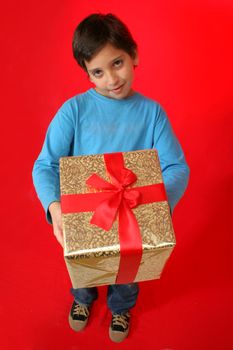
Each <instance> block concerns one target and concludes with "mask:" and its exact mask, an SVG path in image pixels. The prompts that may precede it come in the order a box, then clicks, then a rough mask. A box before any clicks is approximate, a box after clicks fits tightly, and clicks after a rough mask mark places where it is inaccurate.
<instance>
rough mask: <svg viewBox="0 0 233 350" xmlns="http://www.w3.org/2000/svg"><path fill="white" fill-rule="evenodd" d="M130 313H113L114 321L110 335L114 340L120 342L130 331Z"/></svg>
mask: <svg viewBox="0 0 233 350" xmlns="http://www.w3.org/2000/svg"><path fill="white" fill-rule="evenodd" d="M129 321H130V314H129V312H126V313H124V314H113V315H112V322H111V325H110V327H109V337H110V339H111V340H112V341H114V342H116V343H120V342H121V341H123V340H124V339H125V338H126V337H127V335H128V333H129Z"/></svg>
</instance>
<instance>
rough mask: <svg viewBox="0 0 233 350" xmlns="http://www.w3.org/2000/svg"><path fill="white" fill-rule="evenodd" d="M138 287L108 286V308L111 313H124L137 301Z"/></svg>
mask: <svg viewBox="0 0 233 350" xmlns="http://www.w3.org/2000/svg"><path fill="white" fill-rule="evenodd" d="M138 293H139V287H138V284H137V283H129V284H115V285H110V286H108V295H107V299H108V307H109V309H110V310H111V312H112V313H117V314H120V313H125V312H127V311H128V310H129V309H131V308H132V307H133V306H134V305H135V304H136V301H137V297H138Z"/></svg>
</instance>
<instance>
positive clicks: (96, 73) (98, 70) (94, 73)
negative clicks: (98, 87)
mask: <svg viewBox="0 0 233 350" xmlns="http://www.w3.org/2000/svg"><path fill="white" fill-rule="evenodd" d="M92 75H94V77H95V78H101V77H102V75H103V71H102V70H101V69H97V70H95V71H94V72H93V73H92Z"/></svg>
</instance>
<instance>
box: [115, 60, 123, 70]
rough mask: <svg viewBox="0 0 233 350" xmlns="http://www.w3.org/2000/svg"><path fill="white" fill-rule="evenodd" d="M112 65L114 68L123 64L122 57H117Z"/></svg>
mask: <svg viewBox="0 0 233 350" xmlns="http://www.w3.org/2000/svg"><path fill="white" fill-rule="evenodd" d="M113 65H114V67H116V68H120V67H121V66H122V65H123V60H122V59H118V60H116V61H114V62H113Z"/></svg>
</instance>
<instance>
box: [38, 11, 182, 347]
mask: <svg viewBox="0 0 233 350" xmlns="http://www.w3.org/2000/svg"><path fill="white" fill-rule="evenodd" d="M73 54H74V57H75V59H76V61H77V62H78V64H79V65H80V66H81V67H82V68H83V70H84V71H85V72H86V73H87V74H88V77H89V79H90V81H91V82H92V83H93V84H94V86H95V88H92V89H89V90H88V91H86V92H85V93H82V94H79V95H77V96H75V97H73V98H71V99H69V100H68V101H66V102H65V103H64V104H63V106H62V107H61V108H60V109H59V111H58V112H57V114H56V115H55V117H54V119H53V120H52V122H51V124H50V126H49V128H48V131H47V134H46V138H45V141H44V145H43V148H42V151H41V153H40V155H39V157H38V159H37V160H36V162H35V165H34V169H33V180H34V185H35V188H36V191H37V194H38V196H39V199H40V201H41V203H42V205H43V207H44V209H45V211H46V214H47V219H48V221H49V222H50V223H52V224H53V230H54V235H55V237H56V238H57V240H58V242H59V243H60V244H61V245H62V246H63V235H62V224H61V207H60V192H59V165H58V164H59V158H60V157H62V156H73V155H75V156H77V155H88V154H103V153H112V152H126V151H133V150H142V149H150V148H156V149H157V151H158V154H159V158H160V163H161V168H162V174H163V179H164V184H165V187H166V191H167V195H168V200H169V205H170V208H171V211H173V209H174V207H175V205H176V204H177V202H178V201H179V199H180V198H181V196H182V195H183V193H184V191H185V188H186V186H187V183H188V176H189V168H188V166H187V164H186V161H185V157H184V154H183V152H182V149H181V147H180V144H179V142H178V140H177V139H176V137H175V135H174V133H173V131H172V128H171V125H170V123H169V120H168V118H167V116H166V114H165V112H164V110H163V109H162V108H161V106H160V105H159V104H158V103H156V102H154V101H152V100H151V99H148V98H146V97H144V96H142V95H141V94H139V93H136V92H135V91H133V89H132V83H133V78H134V69H135V67H136V66H137V65H138V53H137V44H136V43H135V41H134V39H133V38H132V36H131V34H130V32H129V30H128V29H127V27H126V26H125V25H124V23H122V22H121V21H120V20H119V19H118V18H117V17H115V16H114V15H112V14H107V15H103V14H92V15H90V16H88V17H87V18H85V19H84V20H83V21H82V22H81V23H80V24H79V25H78V27H77V28H76V30H75V33H74V37H73ZM138 290H139V289H138V284H137V283H130V284H121V285H111V286H108V296H107V299H108V300H107V302H108V307H109V308H110V310H111V312H112V321H111V325H110V327H109V336H110V338H111V340H113V341H115V342H120V341H122V340H124V339H125V338H126V337H127V335H128V332H129V322H130V313H129V310H130V309H131V308H132V307H133V306H134V305H135V303H136V300H137V296H138ZM71 292H72V294H73V296H74V302H73V305H72V307H71V311H70V314H69V323H70V326H71V328H72V329H74V330H75V331H80V330H82V329H84V328H85V326H86V324H87V321H88V317H89V312H90V307H91V304H92V302H93V301H94V300H95V299H96V298H97V289H96V288H80V289H74V288H72V289H71Z"/></svg>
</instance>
